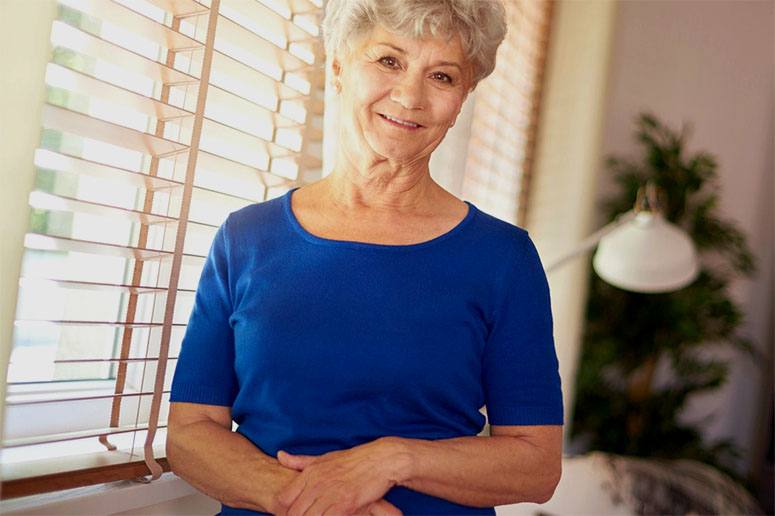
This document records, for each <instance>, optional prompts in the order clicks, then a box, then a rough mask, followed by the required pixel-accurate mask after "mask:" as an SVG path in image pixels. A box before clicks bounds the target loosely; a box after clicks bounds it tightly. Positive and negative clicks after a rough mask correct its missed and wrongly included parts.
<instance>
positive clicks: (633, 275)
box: [592, 211, 699, 294]
mask: <svg viewBox="0 0 775 516" xmlns="http://www.w3.org/2000/svg"><path fill="white" fill-rule="evenodd" d="M592 265H593V267H594V268H595V272H597V274H598V275H599V276H600V277H601V278H602V279H603V280H605V281H607V282H608V283H610V284H612V285H614V286H616V287H619V288H622V289H625V290H632V291H635V292H644V293H652V294H653V293H660V292H670V291H673V290H679V289H681V288H683V287H685V286H686V285H688V284H690V283H691V282H692V281H694V279H695V278H696V277H697V274H698V272H699V264H698V260H697V252H696V251H695V249H694V244H693V243H692V241H691V239H690V238H689V236H688V235H687V234H686V233H685V232H684V231H683V230H682V229H681V228H679V227H678V226H676V225H674V224H671V223H670V222H668V221H666V220H665V219H664V217H662V215H661V214H659V213H653V212H649V211H642V212H640V213H638V214H637V215H636V216H635V218H633V219H632V220H631V221H630V222H628V223H626V224H624V225H623V226H621V227H618V228H616V229H615V230H613V231H611V232H610V233H609V234H607V235H606V236H604V237H603V238H602V239H601V240H600V244H599V245H598V247H597V252H596V253H595V257H594V259H593V261H592Z"/></svg>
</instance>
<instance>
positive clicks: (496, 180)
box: [462, 0, 554, 226]
mask: <svg viewBox="0 0 775 516" xmlns="http://www.w3.org/2000/svg"><path fill="white" fill-rule="evenodd" d="M553 5H554V3H553V2H551V1H550V0H530V1H517V0H513V1H507V2H504V6H505V7H506V16H507V20H508V26H509V31H508V33H507V34H506V39H505V40H504V41H503V43H502V44H501V46H500V47H499V48H498V58H497V63H496V67H495V70H494V71H493V73H492V74H491V75H490V76H489V77H487V78H486V79H485V80H483V81H482V83H481V84H480V85H479V86H477V88H476V91H475V93H476V97H475V98H476V103H475V104H474V110H473V116H472V121H471V129H470V130H471V136H470V138H469V141H468V152H467V159H466V166H465V173H464V177H463V186H462V194H463V196H464V197H465V198H466V199H468V200H470V201H472V202H474V203H476V204H477V205H479V206H481V207H482V208H484V209H486V211H488V212H490V213H491V214H493V215H495V216H496V217H499V218H501V219H503V220H507V221H509V222H511V223H514V224H517V225H520V226H524V225H525V222H526V220H525V219H526V213H527V207H528V206H527V204H528V191H529V182H530V172H531V169H532V163H533V154H534V151H535V140H536V134H537V126H538V112H539V108H540V103H541V92H542V86H543V78H544V69H545V61H546V53H547V47H548V44H549V35H550V28H551V21H552V6H553Z"/></svg>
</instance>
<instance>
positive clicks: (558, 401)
mask: <svg viewBox="0 0 775 516" xmlns="http://www.w3.org/2000/svg"><path fill="white" fill-rule="evenodd" d="M523 240H524V241H523V243H522V245H521V252H520V256H519V258H518V259H517V263H516V264H515V272H516V274H515V276H514V277H513V278H512V280H511V282H510V284H509V285H508V287H507V290H506V291H505V294H504V297H503V299H502V301H501V304H500V309H499V310H497V311H496V314H495V316H494V319H493V321H492V326H491V330H490V334H489V336H488V339H487V343H486V344H485V351H484V360H483V383H484V394H485V404H486V406H487V417H488V420H489V423H490V424H491V425H561V424H563V401H562V389H561V381H560V374H559V363H558V360H557V353H556V350H555V347H554V336H553V334H552V312H551V303H550V298H549V285H548V283H547V281H546V274H545V273H544V269H543V266H542V265H541V260H540V258H539V256H538V251H537V250H536V248H535V246H534V245H533V242H532V240H531V239H530V237H529V236H528V235H527V233H525V234H524V239H523Z"/></svg>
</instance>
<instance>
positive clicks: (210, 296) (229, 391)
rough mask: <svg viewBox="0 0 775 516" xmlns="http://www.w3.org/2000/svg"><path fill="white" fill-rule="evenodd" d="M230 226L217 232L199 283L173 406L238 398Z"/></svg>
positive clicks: (226, 402)
mask: <svg viewBox="0 0 775 516" xmlns="http://www.w3.org/2000/svg"><path fill="white" fill-rule="evenodd" d="M227 223H228V220H227V221H226V222H225V223H224V224H222V225H221V227H220V228H218V231H217V232H216V234H215V238H214V239H213V243H212V244H211V246H210V251H209V253H208V256H207V259H206V261H205V264H204V268H203V269H202V275H201V276H200V278H199V284H198V286H197V289H196V297H195V300H194V307H193V309H192V310H191V316H190V317H189V321H188V326H187V327H186V333H185V335H184V337H183V342H182V343H181V347H180V353H179V354H178V360H177V365H176V367H175V374H174V376H173V378H172V387H171V391H170V401H171V402H177V401H183V402H189V403H204V404H208V405H225V406H231V405H232V403H233V402H234V399H235V397H236V395H237V390H238V382H237V378H236V374H235V372H234V331H233V329H232V327H231V325H230V324H229V318H230V316H231V314H232V302H231V295H230V288H229V268H230V267H229V265H230V264H229V243H228V238H227V234H226V233H227V229H226V226H227Z"/></svg>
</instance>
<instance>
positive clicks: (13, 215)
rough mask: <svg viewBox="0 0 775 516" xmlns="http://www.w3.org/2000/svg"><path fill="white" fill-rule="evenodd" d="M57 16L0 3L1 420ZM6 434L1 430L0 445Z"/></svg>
mask: <svg viewBox="0 0 775 516" xmlns="http://www.w3.org/2000/svg"><path fill="white" fill-rule="evenodd" d="M55 15H56V3H55V2H54V1H53V0H38V1H35V2H29V1H25V0H3V2H0V48H2V49H3V55H2V62H3V73H2V74H0V91H1V92H2V95H0V121H1V122H2V123H0V173H2V178H0V180H1V181H2V185H3V187H2V188H0V210H2V211H0V235H2V238H0V379H1V380H2V381H0V420H1V419H2V416H1V415H2V414H3V407H4V405H5V389H6V387H5V378H6V372H7V365H8V359H9V357H10V354H11V338H12V331H13V320H14V315H15V313H16V295H17V290H18V281H19V268H20V267H21V259H22V251H23V246H24V233H25V232H26V231H27V223H28V220H29V207H28V206H27V197H28V196H29V193H30V191H31V190H32V185H33V181H34V178H35V174H34V168H33V153H34V151H35V147H37V145H38V142H39V141H40V120H41V108H42V106H43V98H44V94H45V86H44V82H43V79H44V76H45V71H46V63H47V62H48V60H49V58H50V56H51V43H50V42H49V37H48V35H49V33H50V31H51V22H52V21H53V19H54V16H55ZM11 50H13V51H11ZM11 121H12V123H9V122H11ZM2 434H3V426H2V425H0V440H1V439H2V437H3V436H2Z"/></svg>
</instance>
